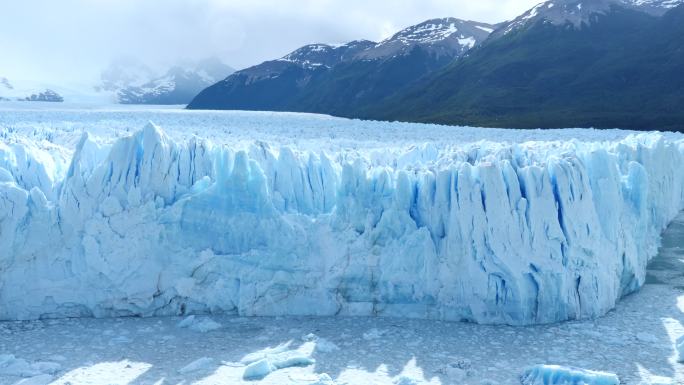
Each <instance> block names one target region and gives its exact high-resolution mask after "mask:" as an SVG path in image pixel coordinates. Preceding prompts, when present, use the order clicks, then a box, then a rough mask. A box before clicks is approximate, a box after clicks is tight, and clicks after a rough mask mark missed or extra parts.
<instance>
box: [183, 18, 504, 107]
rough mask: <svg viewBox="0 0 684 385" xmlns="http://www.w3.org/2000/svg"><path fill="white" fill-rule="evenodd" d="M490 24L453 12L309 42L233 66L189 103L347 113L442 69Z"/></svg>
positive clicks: (484, 35) (484, 34)
mask: <svg viewBox="0 0 684 385" xmlns="http://www.w3.org/2000/svg"><path fill="white" fill-rule="evenodd" d="M493 30H494V26H492V25H490V24H485V23H477V22H472V21H464V20H459V19H455V18H444V19H434V20H428V21H426V22H424V23H421V24H418V25H415V26H412V27H409V28H406V29H404V30H402V31H400V32H398V33H396V34H395V35H394V36H392V37H390V38H388V39H386V40H384V41H381V42H379V43H376V42H372V41H368V40H358V41H352V42H350V43H347V44H343V45H338V46H332V45H327V44H311V45H307V46H304V47H302V48H299V49H297V50H295V51H294V52H292V53H290V54H288V55H286V56H284V57H282V58H280V59H276V60H272V61H267V62H264V63H262V64H259V65H256V66H254V67H250V68H247V69H244V70H242V71H238V72H236V73H234V74H233V75H231V76H229V77H228V78H226V79H225V80H223V81H221V82H219V83H217V84H215V85H213V86H211V87H209V88H207V89H205V90H204V91H202V92H201V93H200V94H199V95H198V96H197V97H196V98H195V99H194V100H193V101H192V102H191V103H190V105H189V106H188V108H191V109H192V108H215V109H216V108H218V109H245V110H276V111H311V112H326V113H332V114H338V115H353V114H354V113H355V111H358V110H359V109H361V108H363V107H364V106H366V105H368V104H369V103H371V102H373V101H374V100H377V99H378V98H382V97H385V96H386V95H389V94H393V93H395V92H398V91H399V90H401V89H404V88H406V87H407V86H408V85H409V84H410V83H411V82H413V81H416V80H418V79H420V78H421V77H423V76H425V75H426V74H428V73H430V72H433V71H436V70H438V69H441V68H443V67H444V66H446V65H448V64H449V63H451V62H452V61H453V60H454V59H455V58H458V57H460V56H462V55H464V54H465V53H466V52H468V50H470V49H471V48H473V47H474V46H477V45H478V44H480V43H481V42H482V41H484V40H485V39H486V38H487V36H489V34H490V33H491V32H492V31H493Z"/></svg>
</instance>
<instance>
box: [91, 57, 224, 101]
mask: <svg viewBox="0 0 684 385" xmlns="http://www.w3.org/2000/svg"><path fill="white" fill-rule="evenodd" d="M233 72H234V70H233V69H232V68H230V67H229V66H227V65H225V64H223V63H222V62H221V61H220V60H219V59H216V58H208V59H204V60H201V61H199V62H197V63H182V64H177V65H174V66H173V67H171V68H169V69H168V70H167V71H166V72H164V73H162V74H157V73H156V72H155V71H153V70H152V69H150V68H149V67H147V66H146V65H144V64H142V63H140V62H138V61H137V60H134V59H120V60H117V61H115V62H113V63H112V64H111V65H110V66H109V68H107V69H106V70H105V71H103V72H102V75H101V84H100V85H98V86H97V87H96V89H97V90H98V91H100V92H105V93H107V92H109V93H112V94H113V96H114V99H115V101H116V102H117V103H121V104H187V103H188V102H190V101H191V100H192V98H193V97H194V96H195V95H197V94H198V93H199V92H200V91H202V90H203V89H204V88H206V87H208V86H210V85H212V84H214V83H216V82H218V81H219V80H222V79H224V78H226V77H227V76H228V75H230V74H231V73H233Z"/></svg>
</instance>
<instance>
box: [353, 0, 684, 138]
mask: <svg viewBox="0 0 684 385" xmlns="http://www.w3.org/2000/svg"><path fill="white" fill-rule="evenodd" d="M683 37H684V1H682V0H677V1H648V2H646V1H635V0H592V1H586V0H585V1H582V0H551V1H547V2H544V3H541V4H539V5H537V6H535V7H534V8H532V9H530V10H528V11H527V12H525V13H524V14H523V15H521V16H520V17H518V18H517V19H515V20H514V21H512V22H511V23H509V24H504V25H502V26H501V27H499V28H498V29H497V30H496V31H495V32H494V33H493V34H492V35H491V36H490V37H489V38H488V39H487V40H486V41H485V42H484V43H483V44H482V45H481V46H480V47H479V49H477V50H473V51H470V53H469V54H468V55H467V57H465V58H463V59H462V60H459V61H458V62H456V63H454V65H452V66H449V67H448V68H447V69H445V70H444V71H439V72H436V73H434V74H432V75H429V76H427V77H426V78H424V79H421V81H420V82H419V84H415V85H413V86H410V87H408V88H407V89H405V90H402V91H401V92H400V93H399V94H396V95H394V96H393V97H392V98H391V99H386V100H380V101H372V102H371V103H369V104H368V105H366V106H363V109H359V110H357V111H355V112H354V114H353V115H351V116H353V117H356V118H366V119H375V120H404V121H421V122H439V123H444V124H452V125H474V126H493V127H502V126H504V127H516V128H539V127H544V128H558V127H597V128H614V127H621V128H631V129H637V130H654V129H659V130H682V129H683V126H682V122H683V121H684V112H683V111H682V108H681V106H682V105H683V103H684V91H683V90H684V77H682V76H681V72H682V68H684V55H683V54H682V53H683V52H684V38H683Z"/></svg>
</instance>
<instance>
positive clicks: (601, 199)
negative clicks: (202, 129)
mask: <svg viewBox="0 0 684 385" xmlns="http://www.w3.org/2000/svg"><path fill="white" fill-rule="evenodd" d="M682 165H684V140H682V139H681V137H678V136H672V135H669V136H668V135H664V134H659V133H645V134H630V135H624V136H623V137H620V138H617V139H615V140H607V141H590V140H580V139H573V140H566V141H561V140H544V141H525V142H520V143H511V142H505V141H495V140H483V141H471V142H463V143H454V144H448V143H438V144H435V143H427V144H424V145H415V146H411V147H409V148H404V149H401V150H398V149H396V148H391V146H389V147H388V148H385V149H382V148H376V149H373V151H361V150H359V149H354V148H347V149H340V150H339V151H336V152H335V153H329V152H327V151H324V150H319V151H317V150H316V149H310V148H307V149H302V148H298V147H297V146H296V144H295V145H290V144H288V145H282V146H280V147H278V146H277V145H276V144H273V143H268V142H263V141H255V142H252V143H250V144H249V145H246V146H231V145H230V144H225V143H224V144H221V143H215V142H212V141H211V140H209V139H202V138H199V137H189V138H184V139H182V140H180V139H174V138H171V137H170V136H169V135H167V134H166V133H165V132H164V131H163V130H162V129H161V128H159V127H157V126H155V125H153V124H148V125H146V126H145V127H144V128H143V129H142V130H140V131H138V132H135V133H133V134H132V135H129V136H123V137H118V138H116V139H114V140H112V141H110V142H103V141H101V140H98V139H97V138H96V137H94V136H92V135H89V134H87V133H85V134H83V135H82V136H81V137H80V139H79V140H78V141H77V143H76V144H75V148H74V149H73V151H70V150H65V149H63V148H60V147H59V146H56V145H46V144H45V143H38V141H33V140H29V139H26V138H21V137H19V136H12V135H9V136H6V137H4V138H3V141H2V142H0V319H3V320H23V319H41V318H57V317H112V316H158V315H189V314H221V313H227V314H239V315H244V316H273V315H318V316H323V315H347V316H362V315H363V316H368V315H379V316H397V317H411V318H431V319H443V320H456V321H469V322H477V323H487V324H510V325H529V324H542V323H552V322H559V321H565V320H573V319H585V318H592V317H596V316H600V315H603V314H605V313H606V312H608V311H609V310H611V309H612V308H613V307H614V306H615V304H616V302H617V301H618V300H619V299H620V298H622V297H623V296H625V295H627V294H629V293H632V292H634V291H636V290H638V289H639V288H640V287H641V285H642V284H643V283H644V280H645V271H646V264H647V262H648V261H649V259H650V258H651V257H653V256H654V255H655V254H656V252H657V247H658V245H659V239H660V234H661V232H662V230H663V229H664V228H665V227H666V226H667V224H668V223H669V222H670V221H671V220H672V219H673V218H674V217H675V216H676V215H677V214H678V213H679V212H680V211H681V210H682V208H684V174H683V173H682V171H681V167H682Z"/></svg>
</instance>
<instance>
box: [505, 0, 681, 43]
mask: <svg viewBox="0 0 684 385" xmlns="http://www.w3.org/2000/svg"><path fill="white" fill-rule="evenodd" d="M680 4H684V0H549V1H545V2H543V3H540V4H537V5H536V6H534V7H533V8H531V9H530V10H528V11H527V12H525V13H523V14H522V15H520V16H518V17H517V18H516V19H514V20H513V21H511V22H510V23H508V24H507V25H506V26H505V27H504V28H501V29H500V30H498V31H497V33H496V34H495V35H497V34H498V35H500V34H506V33H509V32H511V31H513V30H516V29H519V28H522V27H524V26H526V25H530V24H531V23H536V22H538V21H540V20H543V21H544V22H548V23H551V24H554V25H563V24H566V23H570V24H572V25H574V26H575V27H581V26H582V25H583V24H589V23H591V22H592V18H595V17H596V16H597V15H602V14H606V13H608V12H610V11H611V10H612V9H613V8H615V7H618V8H625V9H630V10H636V11H640V12H644V13H648V14H650V15H654V16H662V15H663V14H664V13H666V12H667V11H668V10H670V9H672V8H674V7H676V6H678V5H680Z"/></svg>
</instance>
